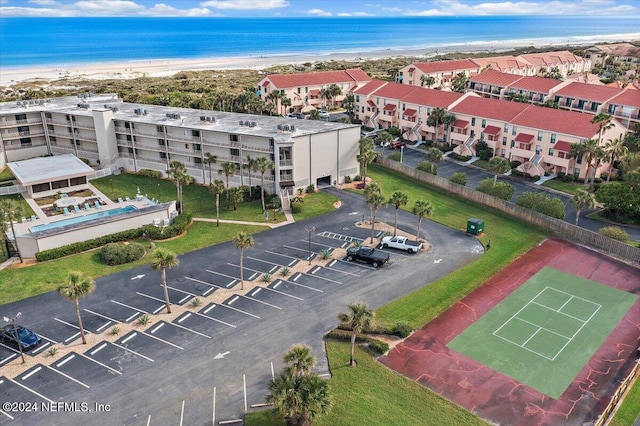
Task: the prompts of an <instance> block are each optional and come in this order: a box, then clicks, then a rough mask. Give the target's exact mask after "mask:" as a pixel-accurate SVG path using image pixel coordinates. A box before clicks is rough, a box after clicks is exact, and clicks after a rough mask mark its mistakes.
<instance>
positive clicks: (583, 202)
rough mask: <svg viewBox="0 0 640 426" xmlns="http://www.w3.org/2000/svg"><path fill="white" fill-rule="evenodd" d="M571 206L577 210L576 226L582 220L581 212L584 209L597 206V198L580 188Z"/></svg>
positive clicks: (572, 199)
mask: <svg viewBox="0 0 640 426" xmlns="http://www.w3.org/2000/svg"><path fill="white" fill-rule="evenodd" d="M571 204H572V205H573V207H575V208H576V225H578V220H579V219H580V212H581V211H582V209H584V208H588V209H590V208H592V207H593V206H595V205H596V197H595V195H593V194H592V193H591V192H588V191H586V190H584V189H582V188H578V190H577V191H576V193H575V194H574V195H573V198H571Z"/></svg>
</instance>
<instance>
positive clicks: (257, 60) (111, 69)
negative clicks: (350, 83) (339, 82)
mask: <svg viewBox="0 0 640 426" xmlns="http://www.w3.org/2000/svg"><path fill="white" fill-rule="evenodd" d="M637 40H640V33H630V34H610V35H594V36H575V37H550V38H542V39H536V40H532V39H519V40H494V41H470V42H465V43H451V44H444V45H438V46H433V45H432V46H427V47H411V48H386V49H384V48H377V49H375V48H372V49H370V50H364V51H358V50H353V51H348V52H347V51H345V52H325V53H318V54H311V53H309V52H302V53H287V54H273V55H268V56H264V55H260V56H251V55H250V56H236V57H210V58H189V59H186V58H182V59H178V58H177V59H134V60H125V61H109V62H92V63H85V64H68V65H66V64H62V65H35V66H15V67H13V66H9V67H7V66H5V67H2V69H0V86H4V87H8V86H11V85H13V84H16V83H23V82H29V81H39V80H47V81H49V82H54V81H56V80H69V79H90V80H105V79H133V78H139V77H144V76H148V77H166V76H171V75H174V74H176V73H179V72H181V71H205V70H220V71H225V70H231V69H254V70H263V69H266V68H269V67H272V66H277V65H298V64H303V63H306V62H312V63H313V62H317V61H330V60H348V61H354V62H359V61H364V60H376V59H383V58H397V57H424V59H425V60H426V59H429V58H431V57H434V56H437V55H443V54H444V55H446V54H448V53H469V54H473V53H479V52H487V53H495V54H496V55H499V53H500V52H504V51H509V50H513V49H517V48H522V47H527V46H534V47H535V48H537V49H543V48H553V47H558V46H567V47H569V46H570V47H581V46H586V45H593V44H597V43H612V42H623V41H627V42H628V41H637Z"/></svg>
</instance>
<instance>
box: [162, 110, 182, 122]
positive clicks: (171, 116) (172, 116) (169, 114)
mask: <svg viewBox="0 0 640 426" xmlns="http://www.w3.org/2000/svg"><path fill="white" fill-rule="evenodd" d="M165 116H166V117H167V118H168V119H171V120H178V119H179V118H180V114H176V113H174V112H167V113H166V114H165Z"/></svg>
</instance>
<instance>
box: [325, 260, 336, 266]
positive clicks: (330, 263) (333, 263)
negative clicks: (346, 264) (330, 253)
mask: <svg viewBox="0 0 640 426" xmlns="http://www.w3.org/2000/svg"><path fill="white" fill-rule="evenodd" d="M336 262H337V260H335V259H333V260H332V261H331V262H329V264H328V265H327V266H328V267H332V266H333V265H335V264H336Z"/></svg>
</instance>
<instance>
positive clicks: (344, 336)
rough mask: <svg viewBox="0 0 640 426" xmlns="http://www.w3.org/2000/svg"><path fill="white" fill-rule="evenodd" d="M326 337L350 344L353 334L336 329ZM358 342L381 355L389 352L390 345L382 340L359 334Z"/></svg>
mask: <svg viewBox="0 0 640 426" xmlns="http://www.w3.org/2000/svg"><path fill="white" fill-rule="evenodd" d="M325 337H326V338H328V339H335V340H341V341H344V342H350V341H351V332H350V331H347V330H341V329H339V328H336V329H335V330H331V331H330V332H328V333H327V334H326V335H325ZM356 342H357V343H367V344H368V345H369V347H370V348H371V349H372V350H374V351H375V352H377V353H378V354H380V355H382V354H384V353H386V352H387V351H388V350H389V345H388V344H387V343H386V342H383V341H382V340H378V339H376V338H373V337H370V336H367V335H362V334H359V335H358V336H357V337H356Z"/></svg>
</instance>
